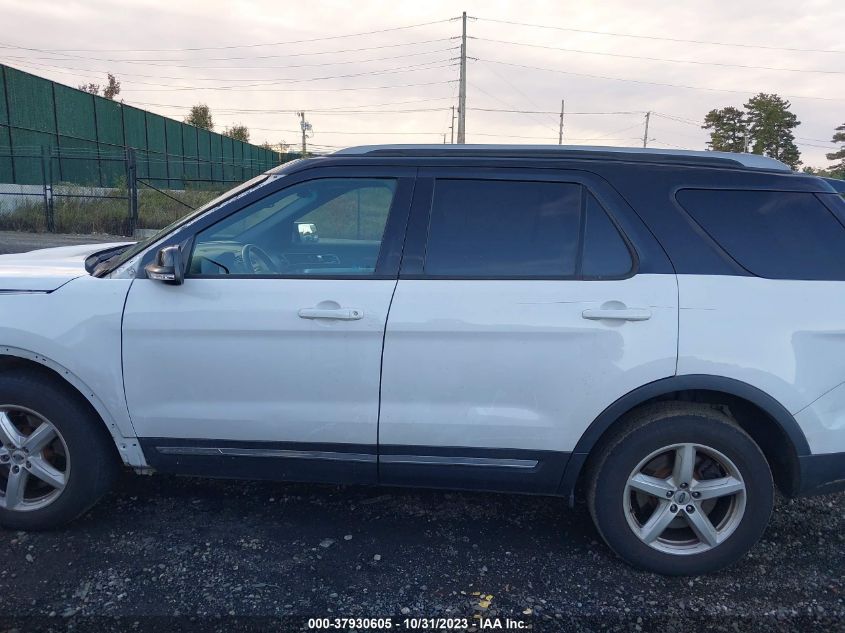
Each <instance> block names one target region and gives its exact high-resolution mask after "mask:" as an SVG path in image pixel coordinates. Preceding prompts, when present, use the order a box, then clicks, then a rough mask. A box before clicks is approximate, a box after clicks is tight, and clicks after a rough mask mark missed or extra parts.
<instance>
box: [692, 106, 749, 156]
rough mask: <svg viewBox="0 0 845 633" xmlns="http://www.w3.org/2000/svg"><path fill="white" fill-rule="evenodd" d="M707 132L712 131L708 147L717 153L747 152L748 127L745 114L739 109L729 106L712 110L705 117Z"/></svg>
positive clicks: (703, 126) (704, 127)
mask: <svg viewBox="0 0 845 633" xmlns="http://www.w3.org/2000/svg"><path fill="white" fill-rule="evenodd" d="M701 127H702V128H703V129H705V130H710V140H709V141H708V142H707V146H708V147H709V148H710V149H711V150H714V151H717V152H745V151H747V150H746V143H747V140H748V125H747V123H746V121H745V113H744V112H743V111H742V110H740V109H739V108H735V107H733V106H728V107H727V108H722V109H721V110H710V112H708V113H707V116H706V117H704V125H702V126H701Z"/></svg>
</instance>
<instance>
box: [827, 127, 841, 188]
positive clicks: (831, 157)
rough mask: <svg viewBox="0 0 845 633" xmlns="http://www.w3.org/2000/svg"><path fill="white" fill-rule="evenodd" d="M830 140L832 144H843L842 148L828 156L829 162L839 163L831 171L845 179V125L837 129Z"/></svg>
mask: <svg viewBox="0 0 845 633" xmlns="http://www.w3.org/2000/svg"><path fill="white" fill-rule="evenodd" d="M830 140H831V142H832V143H842V147H840V148H839V149H838V150H837V151H835V152H831V153H830V154H828V155H827V159H828V160H835V161H838V162H837V163H836V164H834V165H832V166H831V167H830V171H832V172H834V173H835V174H837V175H838V177H839V178H845V123H843V124H842V125H840V126H839V127H838V128H836V131H835V132H834V134H833V138H832V139H830Z"/></svg>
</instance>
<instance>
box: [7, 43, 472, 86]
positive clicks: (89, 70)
mask: <svg viewBox="0 0 845 633" xmlns="http://www.w3.org/2000/svg"><path fill="white" fill-rule="evenodd" d="M456 50H457V47H456V46H451V47H449V48H438V49H435V50H432V51H420V52H417V53H407V54H404V55H389V56H387V57H372V58H369V59H352V60H344V61H339V62H320V63H317V64H289V65H283V66H253V67H251V68H252V69H260V70H269V69H281V68H283V69H291V68H316V67H323V66H340V65H346V64H365V63H367V64H368V63H371V62H380V61H390V60H394V59H403V58H407V57H419V56H421V55H433V54H435V53H448V52H452V51H456ZM9 59H16V60H17V59H19V58H16V57H11V56H10V57H9ZM56 61H64V60H56ZM14 63H17V64H26V65H27V66H35V67H36V68H47V69H50V68H56V69H63V70H64V69H66V70H76V71H81V72H85V73H88V74H87V75H85V76H86V77H89V76H90V74H91V73H103V74H105V73H108V72H111V70H114V69H107V70H99V69H93V68H78V67H74V66H63V65H58V64H42V63H38V62H30V61H26V62H21V61H15V62H14ZM208 68H209V69H210V70H213V69H215V68H218V69H227V70H233V68H232V67H231V66H218V67H211V66H209V67H208ZM246 68H250V67H244V66H238V67H237V69H239V70H242V69H246ZM57 72H58V71H57ZM64 74H69V75H74V73H64ZM119 74H120V76H121V78H123V77H144V78H150V79H175V80H187V81H259V80H261V77H252V78H244V77H185V76H179V77H174V76H168V75H160V74H155V75H148V74H144V73H132V72H129V73H127V72H125V71H121V72H120V73H119ZM76 76H79V75H76ZM267 80H268V81H270V79H269V78H268V79H267Z"/></svg>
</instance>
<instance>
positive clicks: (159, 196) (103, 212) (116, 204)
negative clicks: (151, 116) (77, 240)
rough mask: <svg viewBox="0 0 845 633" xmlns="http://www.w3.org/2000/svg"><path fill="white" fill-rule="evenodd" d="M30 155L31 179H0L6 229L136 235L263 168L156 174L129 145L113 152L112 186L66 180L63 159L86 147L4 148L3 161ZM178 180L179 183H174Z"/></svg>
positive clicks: (0, 216)
mask: <svg viewBox="0 0 845 633" xmlns="http://www.w3.org/2000/svg"><path fill="white" fill-rule="evenodd" d="M3 159H6V160H12V161H21V160H26V161H30V163H31V164H29V165H28V168H29V169H30V174H37V175H38V178H37V179H36V178H29V179H28V182H27V183H24V184H20V183H11V182H3V181H2V180H0V229H6V230H24V231H36V232H42V231H46V232H58V233H108V234H111V235H126V236H134V235H135V234H136V233H137V231H138V229H159V228H162V227H164V226H166V225H167V224H170V223H171V222H173V221H174V220H176V219H178V218H179V217H181V216H183V215H185V214H186V213H187V212H189V211H190V210H192V209H195V208H197V207H199V206H201V205H202V204H205V203H206V202H207V201H209V200H211V199H212V198H214V197H216V196H217V195H218V194H219V193H221V192H223V191H225V190H226V189H229V188H231V187H233V186H234V185H236V184H238V183H240V182H243V180H246V179H248V178H251V177H252V176H253V175H254V174H255V173H257V171H253V170H251V169H250V170H244V171H243V172H241V173H243V174H244V177H243V178H242V179H240V178H239V179H220V180H216V179H209V178H193V179H191V178H184V177H183V178H181V179H179V180H178V181H171V180H164V181H162V180H161V179H156V178H150V177H149V176H148V175H147V176H144V175H143V174H142V173H141V170H140V169H139V162H138V156H137V152H136V151H135V150H134V149H133V148H126V149H124V150H122V151H120V152H112V153H111V154H109V155H108V156H102V155H101V156H98V157H97V160H98V161H100V163H101V164H102V163H103V162H108V164H109V168H110V170H111V171H112V172H113V173H114V174H120V175H119V177H117V176H116V177H115V178H114V179H113V180H112V182H111V184H110V186H106V187H103V186H100V185H99V184H97V183H79V182H66V181H63V180H62V173H61V171H60V170H59V169H58V167H57V166H58V165H60V164H61V161H86V160H91V157H90V156H87V155H85V154H84V153H81V154H78V155H72V154H71V153H69V152H66V151H63V150H62V149H61V148H56V147H49V146H45V147H42V148H39V150H38V151H34V150H33V149H29V150H27V151H26V152H22V153H19V152H15V153H11V152H8V151H7V152H3V151H0V161H1V160H3ZM176 184H178V185H179V186H174V185H176Z"/></svg>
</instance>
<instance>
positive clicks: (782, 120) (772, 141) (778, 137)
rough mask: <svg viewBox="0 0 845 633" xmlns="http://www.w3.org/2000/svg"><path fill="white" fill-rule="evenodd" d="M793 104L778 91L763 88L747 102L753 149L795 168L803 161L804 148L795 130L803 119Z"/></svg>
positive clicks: (746, 108) (756, 152)
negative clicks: (800, 149) (799, 142)
mask: <svg viewBox="0 0 845 633" xmlns="http://www.w3.org/2000/svg"><path fill="white" fill-rule="evenodd" d="M791 105H792V104H790V103H789V101H786V100H784V99H782V98H781V97H779V96H778V95H776V94H766V93H763V92H761V93H760V94H758V95H757V96H755V97H752V98H751V99H749V100H748V103H746V104H745V110H746V120H747V122H748V132H749V135H750V137H751V140H752V142H753V145H752V146H751V151H752V152H754V153H755V154H764V155H765V156H771V157H772V158H776V159H778V160H779V161H781V162H784V163H786V164H787V165H789V166H790V167H792V168H793V169H795V168H797V167H798V165H800V164H801V152H800V151H799V150H798V146H797V145H796V144H795V135H794V134H793V133H792V130H794V129H795V128H796V127H798V126H799V125H801V121H799V120H798V117H796V116H795V114H793V113H792V112H790V111H789V108H790V107H791Z"/></svg>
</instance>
